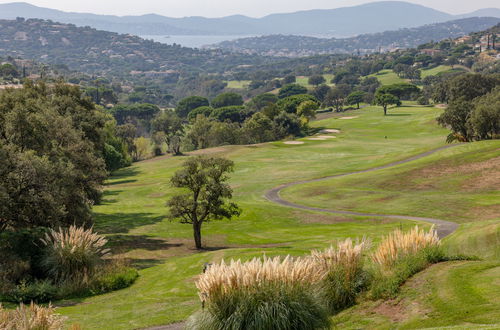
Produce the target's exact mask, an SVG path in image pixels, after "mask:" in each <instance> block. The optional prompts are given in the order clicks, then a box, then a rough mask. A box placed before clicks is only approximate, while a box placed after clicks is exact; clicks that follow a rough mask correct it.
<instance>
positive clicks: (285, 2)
mask: <svg viewBox="0 0 500 330" xmlns="http://www.w3.org/2000/svg"><path fill="white" fill-rule="evenodd" d="M15 1H25V2H29V3H31V4H33V5H36V6H40V7H47V8H53V9H59V10H64V11H74V12H86V13H95V14H111V15H142V14H150V13H155V14H160V15H164V16H170V17H184V16H205V17H222V16H228V15H234V14H243V15H246V16H252V17H262V16H265V15H268V14H272V13H283V12H294V11H299V10H307V9H333V8H338V7H348V6H353V5H359V4H362V3H367V2H375V1H370V0H141V1H137V0H85V1H81V0H7V1H6V0H0V3H8V2H15ZM406 1H407V2H412V3H417V4H421V5H424V6H427V7H431V8H434V9H437V10H441V11H444V12H447V13H450V14H463V13H468V12H471V11H474V10H477V9H480V8H492V7H496V8H498V7H500V5H499V0H406Z"/></svg>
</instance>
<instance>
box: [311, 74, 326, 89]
mask: <svg viewBox="0 0 500 330" xmlns="http://www.w3.org/2000/svg"><path fill="white" fill-rule="evenodd" d="M308 82H309V85H314V86H319V85H321V84H324V83H325V82H326V79H325V77H323V75H320V74H318V75H314V76H311V77H309V81H308Z"/></svg>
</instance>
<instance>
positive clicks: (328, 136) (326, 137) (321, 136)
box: [317, 135, 337, 139]
mask: <svg viewBox="0 0 500 330" xmlns="http://www.w3.org/2000/svg"><path fill="white" fill-rule="evenodd" d="M317 137H318V138H322V139H336V138H337V137H336V136H332V135H318V136H317Z"/></svg>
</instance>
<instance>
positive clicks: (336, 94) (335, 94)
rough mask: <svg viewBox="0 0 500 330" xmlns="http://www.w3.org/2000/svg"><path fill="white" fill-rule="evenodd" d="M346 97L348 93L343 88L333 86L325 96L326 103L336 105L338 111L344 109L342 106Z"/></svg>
mask: <svg viewBox="0 0 500 330" xmlns="http://www.w3.org/2000/svg"><path fill="white" fill-rule="evenodd" d="M345 98H346V93H345V91H344V90H342V89H341V88H339V87H338V86H337V87H334V88H332V89H331V90H330V91H329V92H328V94H327V95H326V97H325V105H327V106H334V107H335V109H336V110H337V111H342V106H343V105H344V101H345Z"/></svg>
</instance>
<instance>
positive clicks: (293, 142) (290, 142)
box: [283, 141, 304, 145]
mask: <svg viewBox="0 0 500 330" xmlns="http://www.w3.org/2000/svg"><path fill="white" fill-rule="evenodd" d="M283 143H284V144H292V145H296V144H304V142H302V141H286V142H283Z"/></svg>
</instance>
